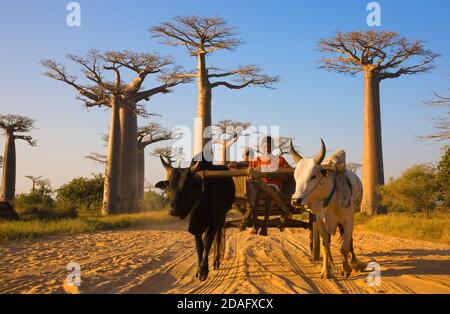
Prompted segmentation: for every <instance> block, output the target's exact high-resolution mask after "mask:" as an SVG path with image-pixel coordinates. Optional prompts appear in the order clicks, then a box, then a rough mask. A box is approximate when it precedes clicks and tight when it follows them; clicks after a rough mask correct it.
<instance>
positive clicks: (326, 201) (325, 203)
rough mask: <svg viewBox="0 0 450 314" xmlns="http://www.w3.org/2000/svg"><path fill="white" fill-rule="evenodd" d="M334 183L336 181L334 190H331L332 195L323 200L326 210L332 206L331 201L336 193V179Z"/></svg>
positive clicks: (323, 206)
mask: <svg viewBox="0 0 450 314" xmlns="http://www.w3.org/2000/svg"><path fill="white" fill-rule="evenodd" d="M333 178H334V176H333ZM333 181H334V184H333V188H332V189H331V192H330V194H329V195H328V196H327V197H326V198H325V199H324V200H323V203H322V208H326V207H327V206H328V205H329V204H330V202H331V199H332V198H333V195H334V193H335V192H336V179H335V178H334V180H333Z"/></svg>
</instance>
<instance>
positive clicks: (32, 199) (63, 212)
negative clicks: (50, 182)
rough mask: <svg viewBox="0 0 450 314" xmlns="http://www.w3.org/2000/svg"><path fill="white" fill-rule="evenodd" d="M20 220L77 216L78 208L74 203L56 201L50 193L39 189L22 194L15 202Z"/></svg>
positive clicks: (57, 218)
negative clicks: (41, 191) (42, 192)
mask: <svg viewBox="0 0 450 314" xmlns="http://www.w3.org/2000/svg"><path fill="white" fill-rule="evenodd" d="M15 208H16V210H17V213H18V214H19V218H20V220H59V219H65V218H76V217H77V216H78V213H77V210H76V208H75V207H74V206H73V205H70V204H69V203H63V202H59V201H58V202H55V201H54V200H53V199H52V198H51V196H50V195H46V194H44V195H42V194H41V193H40V192H38V191H34V192H33V191H32V192H31V193H29V194H20V195H19V196H18V197H17V199H16V202H15Z"/></svg>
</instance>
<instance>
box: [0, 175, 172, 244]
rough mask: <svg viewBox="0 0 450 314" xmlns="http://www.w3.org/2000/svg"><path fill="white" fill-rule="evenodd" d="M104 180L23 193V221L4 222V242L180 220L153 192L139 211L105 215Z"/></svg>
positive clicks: (0, 230) (0, 232) (19, 207)
mask: <svg viewBox="0 0 450 314" xmlns="http://www.w3.org/2000/svg"><path fill="white" fill-rule="evenodd" d="M102 197H103V177H102V175H94V176H92V177H90V178H85V177H78V178H75V179H73V180H72V181H70V182H68V183H67V184H64V185H63V186H61V187H60V188H59V189H57V190H52V188H51V187H50V185H49V184H47V185H40V187H39V188H34V187H33V189H32V190H31V191H30V192H29V193H23V194H19V195H18V196H17V198H16V202H15V209H16V211H17V213H18V214H19V217H20V220H19V221H0V241H5V240H22V239H33V238H37V237H42V236H49V235H73V234H79V233H85V232H93V231H100V230H116V229H123V228H131V227H140V226H148V225H161V224H165V223H171V222H174V221H176V219H175V218H172V217H170V216H169V215H168V214H167V203H166V200H165V198H164V197H163V196H162V195H160V194H158V193H156V192H153V191H148V192H145V193H144V198H143V199H142V200H141V201H140V202H139V212H136V213H128V214H120V215H111V216H105V215H102V213H101V205H102Z"/></svg>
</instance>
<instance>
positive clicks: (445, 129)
mask: <svg viewBox="0 0 450 314" xmlns="http://www.w3.org/2000/svg"><path fill="white" fill-rule="evenodd" d="M435 97H436V98H435V99H434V100H430V101H426V102H425V104H426V105H428V106H430V107H434V108H443V109H447V116H446V117H443V118H439V119H436V120H434V123H433V125H434V128H435V129H436V132H435V133H433V134H428V135H423V136H419V138H421V139H425V140H435V141H448V140H450V97H445V96H441V95H439V94H437V93H435Z"/></svg>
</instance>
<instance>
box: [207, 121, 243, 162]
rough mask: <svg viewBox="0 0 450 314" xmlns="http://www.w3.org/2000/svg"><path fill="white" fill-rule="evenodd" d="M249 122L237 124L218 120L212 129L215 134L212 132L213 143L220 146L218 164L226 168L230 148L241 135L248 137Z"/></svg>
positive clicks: (236, 122)
mask: <svg viewBox="0 0 450 314" xmlns="http://www.w3.org/2000/svg"><path fill="white" fill-rule="evenodd" d="M250 125H251V123H250V122H238V121H232V120H228V119H224V120H220V121H219V122H217V123H216V124H214V127H215V129H216V131H217V132H214V130H213V136H214V137H215V139H214V141H215V142H216V143H218V144H219V145H220V148H219V160H218V164H220V165H223V166H226V165H227V164H228V161H229V160H230V155H229V150H230V147H231V146H232V145H233V144H234V143H236V142H237V141H238V140H239V138H240V137H241V136H242V135H250V133H248V134H246V132H248V129H247V128H248V127H249V126H250Z"/></svg>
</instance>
